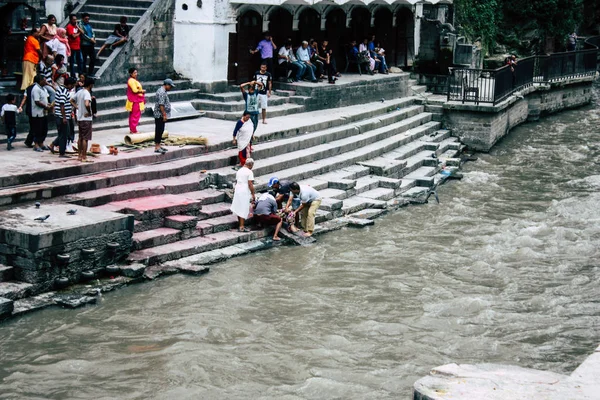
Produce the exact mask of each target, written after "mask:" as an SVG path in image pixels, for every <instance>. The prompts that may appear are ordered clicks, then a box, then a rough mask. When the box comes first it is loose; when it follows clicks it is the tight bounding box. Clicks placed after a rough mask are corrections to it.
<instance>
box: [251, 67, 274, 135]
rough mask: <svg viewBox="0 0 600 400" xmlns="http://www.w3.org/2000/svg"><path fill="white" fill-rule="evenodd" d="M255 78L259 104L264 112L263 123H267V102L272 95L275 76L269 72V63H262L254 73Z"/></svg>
mask: <svg viewBox="0 0 600 400" xmlns="http://www.w3.org/2000/svg"><path fill="white" fill-rule="evenodd" d="M253 79H254V81H255V82H256V83H257V89H258V104H259V106H260V109H261V113H262V122H263V124H266V123H267V104H268V102H269V101H268V99H269V97H271V90H272V89H273V76H272V75H271V73H269V72H267V64H265V63H262V64H261V65H260V70H259V71H256V72H255V73H254V77H253ZM259 84H260V85H259ZM261 86H262V87H261Z"/></svg>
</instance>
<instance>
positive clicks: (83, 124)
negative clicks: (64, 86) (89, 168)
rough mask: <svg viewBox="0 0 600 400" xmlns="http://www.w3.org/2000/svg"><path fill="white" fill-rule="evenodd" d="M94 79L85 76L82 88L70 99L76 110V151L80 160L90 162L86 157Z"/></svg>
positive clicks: (90, 126)
mask: <svg viewBox="0 0 600 400" xmlns="http://www.w3.org/2000/svg"><path fill="white" fill-rule="evenodd" d="M93 87H94V80H93V79H92V78H85V83H84V84H83V89H82V90H80V91H79V92H77V93H75V96H73V98H72V99H71V105H72V106H73V107H74V108H75V110H76V111H77V125H78V126H79V140H78V141H77V151H78V153H79V157H78V158H77V159H78V160H79V161H81V162H92V161H91V160H88V159H87V149H88V141H90V140H92V95H91V92H92V88H93Z"/></svg>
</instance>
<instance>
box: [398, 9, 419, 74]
mask: <svg viewBox="0 0 600 400" xmlns="http://www.w3.org/2000/svg"><path fill="white" fill-rule="evenodd" d="M396 25H397V29H396V32H397V40H396V65H398V66H399V67H409V66H412V64H413V60H414V58H415V20H414V16H413V13H412V11H410V9H408V8H401V9H400V10H398V13H397V14H396Z"/></svg>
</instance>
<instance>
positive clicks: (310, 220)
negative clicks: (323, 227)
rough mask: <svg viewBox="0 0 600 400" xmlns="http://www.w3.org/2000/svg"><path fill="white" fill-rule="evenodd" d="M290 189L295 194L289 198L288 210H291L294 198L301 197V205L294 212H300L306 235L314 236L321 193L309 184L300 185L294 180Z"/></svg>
mask: <svg viewBox="0 0 600 400" xmlns="http://www.w3.org/2000/svg"><path fill="white" fill-rule="evenodd" d="M290 189H291V192H292V194H293V196H290V198H289V199H288V202H287V205H286V207H285V209H286V212H289V211H291V207H292V198H293V197H298V198H300V207H298V209H297V210H296V211H294V212H293V213H294V214H295V215H296V214H300V224H301V225H302V229H304V232H305V234H304V236H307V237H308V236H312V234H313V231H314V230H315V217H316V215H317V210H318V209H319V206H320V205H321V195H320V194H319V192H317V191H316V190H315V189H313V188H312V187H310V186H308V185H299V184H298V182H293V183H292V184H291V185H290Z"/></svg>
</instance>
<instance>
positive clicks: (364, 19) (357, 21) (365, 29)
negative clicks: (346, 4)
mask: <svg viewBox="0 0 600 400" xmlns="http://www.w3.org/2000/svg"><path fill="white" fill-rule="evenodd" d="M351 17H352V21H351V23H350V40H356V43H361V42H362V41H363V39H364V38H370V35H371V33H372V32H371V13H370V12H369V9H368V8H367V7H355V8H353V9H352V14H351Z"/></svg>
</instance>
